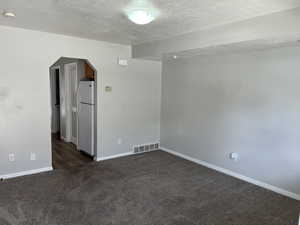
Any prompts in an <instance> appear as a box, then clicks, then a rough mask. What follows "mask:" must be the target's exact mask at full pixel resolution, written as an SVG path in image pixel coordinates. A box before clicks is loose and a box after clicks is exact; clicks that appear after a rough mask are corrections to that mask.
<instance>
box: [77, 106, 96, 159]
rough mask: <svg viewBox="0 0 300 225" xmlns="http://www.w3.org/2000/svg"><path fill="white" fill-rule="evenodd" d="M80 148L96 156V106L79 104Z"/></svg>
mask: <svg viewBox="0 0 300 225" xmlns="http://www.w3.org/2000/svg"><path fill="white" fill-rule="evenodd" d="M78 148H79V150H81V151H84V152H85V153H87V154H89V155H91V156H94V155H95V153H94V106H93V105H89V104H82V103H80V104H79V113H78Z"/></svg>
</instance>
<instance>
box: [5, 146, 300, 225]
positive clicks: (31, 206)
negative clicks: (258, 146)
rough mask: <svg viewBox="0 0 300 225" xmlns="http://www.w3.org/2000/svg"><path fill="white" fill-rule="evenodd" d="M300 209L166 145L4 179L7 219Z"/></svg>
mask: <svg viewBox="0 0 300 225" xmlns="http://www.w3.org/2000/svg"><path fill="white" fill-rule="evenodd" d="M299 211H300V203H299V202H298V201H295V200H292V199H289V198H287V197H284V196H281V195H278V194H275V193H273V192H270V191H267V190H265V189H262V188H259V187H256V186H254V185H252V184H249V183H246V182H243V181H240V180H238V179H235V178H232V177H229V176H226V175H224V174H221V173H218V172H216V171H213V170H210V169H207V168H205V167H202V166H199V165H197V164H194V163H192V162H189V161H186V160H183V159H180V158H177V157H175V156H173V155H170V154H168V153H164V152H162V151H156V152H151V153H146V154H141V155H135V156H129V157H124V158H119V159H113V160H108V161H105V162H100V163H96V162H95V163H91V164H88V165H86V166H83V167H82V166H81V167H74V168H70V169H62V170H55V171H52V172H48V173H43V174H38V175H32V176H27V177H21V178H16V179H11V180H5V181H3V182H1V183H0V224H1V225H108V224H110V225H113V224H118V225H119V224H120V225H123V224H124V225H196V224H197V225H297V218H298V213H299Z"/></svg>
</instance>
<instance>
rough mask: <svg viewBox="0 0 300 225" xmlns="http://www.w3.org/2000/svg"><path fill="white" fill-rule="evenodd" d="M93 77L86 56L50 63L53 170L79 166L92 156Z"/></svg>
mask: <svg viewBox="0 0 300 225" xmlns="http://www.w3.org/2000/svg"><path fill="white" fill-rule="evenodd" d="M96 77H97V71H96V70H95V68H94V67H93V66H92V65H91V64H90V62H89V61H88V60H86V59H78V58H67V57H61V58H59V59H58V60H57V61H56V62H55V63H54V64H53V65H51V66H50V90H51V140H52V164H53V168H54V169H66V168H71V167H74V166H82V165H85V164H87V163H89V162H92V161H93V159H94V157H95V156H96V146H97V144H96V136H97V123H96V121H97V88H96Z"/></svg>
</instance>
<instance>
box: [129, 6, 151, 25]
mask: <svg viewBox="0 0 300 225" xmlns="http://www.w3.org/2000/svg"><path fill="white" fill-rule="evenodd" d="M128 19H130V20H131V21H132V22H133V23H135V24H139V25H145V24H148V23H151V22H152V21H153V20H154V19H155V17H154V15H152V13H151V12H150V11H147V10H145V9H136V10H132V11H131V12H130V13H129V14H128Z"/></svg>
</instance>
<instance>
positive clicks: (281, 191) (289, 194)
mask: <svg viewBox="0 0 300 225" xmlns="http://www.w3.org/2000/svg"><path fill="white" fill-rule="evenodd" d="M160 149H161V150H162V151H165V152H168V153H170V154H173V155H176V156H178V157H180V158H184V159H186V160H189V161H192V162H195V163H197V164H199V165H202V166H205V167H207V168H210V169H213V170H216V171H218V172H221V173H224V174H227V175H229V176H232V177H235V178H238V179H240V180H243V181H246V182H248V183H252V184H254V185H257V186H259V187H262V188H265V189H268V190H270V191H273V192H276V193H278V194H281V195H284V196H287V197H290V198H293V199H296V200H298V201H300V195H299V194H296V193H292V192H289V191H287V190H284V189H281V188H278V187H275V186H273V185H270V184H267V183H264V182H262V181H258V180H255V179H253V178H250V177H247V176H244V175H241V174H239V173H236V172H233V171H231V170H228V169H224V168H222V167H219V166H216V165H213V164H210V163H208V162H205V161H202V160H199V159H196V158H193V157H190V156H187V155H184V154H181V153H178V152H176V151H174V150H170V149H167V148H163V147H161V148H160Z"/></svg>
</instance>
